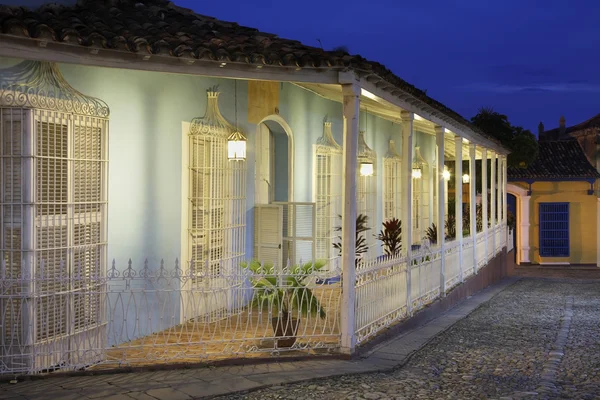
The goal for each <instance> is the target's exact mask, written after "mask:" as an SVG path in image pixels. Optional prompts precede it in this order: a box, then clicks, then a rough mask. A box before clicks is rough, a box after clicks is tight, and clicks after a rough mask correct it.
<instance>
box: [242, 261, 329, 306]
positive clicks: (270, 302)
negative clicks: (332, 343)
mask: <svg viewBox="0 0 600 400" xmlns="http://www.w3.org/2000/svg"><path fill="white" fill-rule="evenodd" d="M326 264H327V262H326V261H322V260H319V261H316V262H314V263H313V262H307V263H304V264H302V265H294V266H293V267H292V268H291V269H290V270H289V271H287V272H286V271H285V270H284V271H283V272H281V273H277V272H276V271H275V267H274V265H273V263H264V264H261V263H260V261H257V260H253V261H251V262H250V264H248V263H246V262H243V263H242V264H241V265H242V267H243V268H246V269H247V270H249V271H250V272H251V275H250V281H251V283H252V287H253V288H254V297H253V305H256V306H258V307H259V308H264V307H267V306H268V307H271V308H272V310H273V311H277V312H281V313H282V314H290V313H291V312H292V311H297V312H298V314H299V315H304V316H306V315H309V314H310V315H318V316H319V317H321V318H325V316H326V314H325V310H324V309H323V307H322V306H321V303H320V302H319V300H318V299H317V298H316V297H315V295H314V294H313V292H312V290H311V289H309V288H308V287H307V286H306V283H307V282H306V281H307V280H308V278H309V277H310V275H311V274H312V273H313V272H317V271H320V270H322V269H323V267H325V265H326Z"/></svg>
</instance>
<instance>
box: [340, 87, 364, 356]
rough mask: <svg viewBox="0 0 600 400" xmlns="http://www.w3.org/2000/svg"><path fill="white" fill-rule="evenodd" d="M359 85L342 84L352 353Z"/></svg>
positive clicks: (346, 337) (345, 284)
mask: <svg viewBox="0 0 600 400" xmlns="http://www.w3.org/2000/svg"><path fill="white" fill-rule="evenodd" d="M360 92H361V90H360V86H358V84H356V83H348V84H343V85H342V95H343V113H344V142H343V146H344V147H343V152H344V155H343V167H342V172H343V179H342V196H343V197H342V309H341V324H342V326H341V334H342V343H341V346H342V352H344V353H346V354H352V353H353V352H354V348H355V347H356V334H355V331H356V327H355V306H356V305H355V302H356V167H357V162H358V161H357V157H358V117H359V109H360Z"/></svg>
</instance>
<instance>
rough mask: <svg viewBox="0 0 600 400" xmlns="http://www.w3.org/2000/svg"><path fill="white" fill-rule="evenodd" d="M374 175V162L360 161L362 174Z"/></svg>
mask: <svg viewBox="0 0 600 400" xmlns="http://www.w3.org/2000/svg"><path fill="white" fill-rule="evenodd" d="M372 175H373V163H370V162H362V163H360V176H372Z"/></svg>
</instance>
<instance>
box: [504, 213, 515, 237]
mask: <svg viewBox="0 0 600 400" xmlns="http://www.w3.org/2000/svg"><path fill="white" fill-rule="evenodd" d="M506 225H507V226H508V229H509V231H511V232H512V231H513V230H514V229H515V226H516V225H517V218H516V217H515V214H513V213H512V211H510V210H508V211H507V212H506Z"/></svg>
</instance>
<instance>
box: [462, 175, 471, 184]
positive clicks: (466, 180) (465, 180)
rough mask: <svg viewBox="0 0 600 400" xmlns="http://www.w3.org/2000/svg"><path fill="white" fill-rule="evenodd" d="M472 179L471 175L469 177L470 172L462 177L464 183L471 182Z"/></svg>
mask: <svg viewBox="0 0 600 400" xmlns="http://www.w3.org/2000/svg"><path fill="white" fill-rule="evenodd" d="M470 180H471V177H469V174H464V175H463V177H462V181H463V183H469V181H470Z"/></svg>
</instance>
